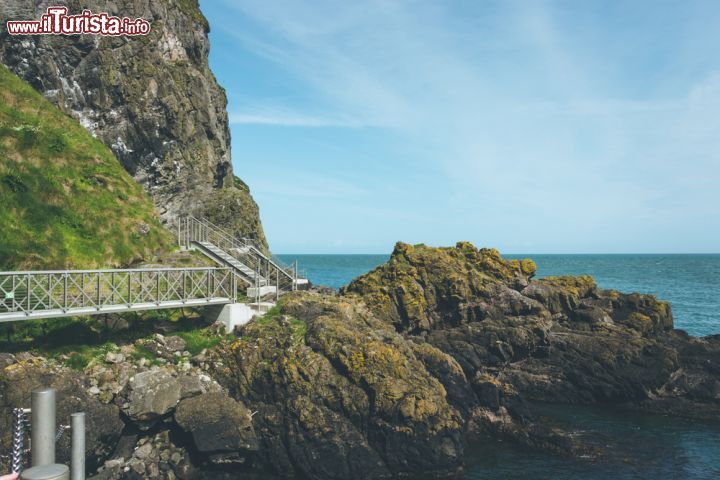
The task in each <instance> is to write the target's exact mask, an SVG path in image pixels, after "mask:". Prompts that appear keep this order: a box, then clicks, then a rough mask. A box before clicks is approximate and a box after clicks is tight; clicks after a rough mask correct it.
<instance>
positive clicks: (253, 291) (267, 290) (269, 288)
mask: <svg viewBox="0 0 720 480" xmlns="http://www.w3.org/2000/svg"><path fill="white" fill-rule="evenodd" d="M259 290H260V296H261V297H264V296H265V295H270V294H274V293H275V291H276V290H277V288H276V287H275V286H274V285H265V286H264V287H260V289H259ZM247 296H248V297H249V298H255V297H257V296H258V288H256V287H249V288H248V289H247Z"/></svg>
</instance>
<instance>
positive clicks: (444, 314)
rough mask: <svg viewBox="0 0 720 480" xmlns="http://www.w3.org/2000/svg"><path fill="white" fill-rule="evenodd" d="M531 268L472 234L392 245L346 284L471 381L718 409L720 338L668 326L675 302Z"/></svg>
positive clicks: (698, 410) (563, 399)
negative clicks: (444, 241) (458, 239)
mask: <svg viewBox="0 0 720 480" xmlns="http://www.w3.org/2000/svg"><path fill="white" fill-rule="evenodd" d="M534 273H535V265H534V263H532V261H530V260H523V261H517V260H504V259H503V258H502V257H500V255H499V253H498V252H497V251H496V250H493V249H480V250H478V249H476V248H475V247H473V246H472V245H470V244H467V243H459V244H458V245H457V247H455V248H441V249H437V248H428V247H424V246H415V247H413V246H410V245H406V244H398V245H397V246H396V248H395V251H394V253H393V255H392V258H391V259H390V261H389V262H388V263H387V264H385V265H382V266H380V267H378V268H377V269H375V270H374V271H372V272H370V273H368V274H366V275H364V276H361V277H359V278H357V279H355V280H354V281H353V282H352V283H350V285H349V286H348V287H346V288H345V289H344V291H343V293H344V294H345V295H347V296H350V297H356V298H360V299H362V300H363V301H364V302H365V303H366V304H367V305H368V306H369V307H370V309H371V310H373V311H374V312H375V313H376V315H377V316H378V317H380V318H385V319H387V321H389V322H391V323H392V324H393V325H394V326H395V328H396V329H397V330H398V331H399V332H402V333H405V334H406V335H408V336H410V337H411V338H412V339H413V340H414V341H418V342H427V343H429V344H430V345H432V346H434V347H436V348H438V349H440V350H441V351H443V352H445V353H447V354H449V355H451V356H452V357H453V358H454V359H455V360H456V361H457V362H458V363H459V364H460V365H461V367H462V369H463V371H464V372H465V375H466V376H467V377H468V378H470V379H472V381H473V383H474V385H475V387H476V388H477V384H478V382H480V383H483V384H486V383H487V382H488V381H490V382H492V383H495V384H497V385H500V386H503V387H502V390H509V391H512V392H519V393H520V394H521V395H522V396H523V397H524V398H527V399H532V400H541V401H548V402H560V403H576V404H590V403H610V402H613V403H626V404H631V405H632V406H635V407H639V408H644V409H649V410H657V411H671V412H674V413H675V414H680V415H687V416H693V417H701V418H717V416H718V414H720V370H719V369H718V367H717V365H718V360H720V337H718V336H715V337H707V338H691V337H689V336H688V335H687V334H685V333H684V332H682V331H679V330H673V320H672V312H671V308H670V305H669V304H668V303H667V302H662V301H659V300H657V299H656V298H655V297H654V296H652V295H642V294H624V293H620V292H617V291H614V290H603V289H600V288H598V287H597V285H596V284H595V282H594V280H593V279H592V278H591V277H587V276H585V277H555V278H545V279H540V280H531V278H532V276H533V275H534ZM505 386H507V389H506V388H505ZM502 393H503V392H501V394H502ZM493 396H494V393H493Z"/></svg>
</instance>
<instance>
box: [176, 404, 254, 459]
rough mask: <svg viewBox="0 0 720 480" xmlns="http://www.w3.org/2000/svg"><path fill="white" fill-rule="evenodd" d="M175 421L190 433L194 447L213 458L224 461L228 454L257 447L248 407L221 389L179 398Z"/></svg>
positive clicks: (230, 456) (232, 455) (243, 452)
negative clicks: (218, 391)
mask: <svg viewBox="0 0 720 480" xmlns="http://www.w3.org/2000/svg"><path fill="white" fill-rule="evenodd" d="M175 421H176V422H177V424H178V425H179V426H180V427H181V428H182V429H183V430H185V431H186V432H188V433H190V434H191V435H192V438H193V442H194V444H195V447H196V448H197V449H198V451H200V452H202V453H204V454H207V455H210V456H211V459H212V460H213V461H215V462H219V463H227V461H228V458H230V459H234V458H236V457H235V456H234V454H245V453H248V452H254V451H257V450H258V448H259V444H258V438H257V436H256V435H255V430H254V429H253V424H252V414H251V412H250V410H248V409H247V408H246V407H245V405H243V403H242V402H239V401H236V400H234V399H232V398H230V397H228V396H227V395H225V394H223V393H206V394H203V395H199V396H196V397H192V398H187V399H185V400H183V401H181V402H180V404H179V405H178V407H177V409H176V410H175ZM227 454H230V455H227Z"/></svg>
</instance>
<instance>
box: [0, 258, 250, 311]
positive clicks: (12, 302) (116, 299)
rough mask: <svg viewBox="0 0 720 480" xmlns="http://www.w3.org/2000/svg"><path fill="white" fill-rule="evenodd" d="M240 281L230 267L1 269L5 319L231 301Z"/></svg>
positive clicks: (0, 306) (0, 302)
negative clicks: (3, 270) (4, 270)
mask: <svg viewBox="0 0 720 480" xmlns="http://www.w3.org/2000/svg"><path fill="white" fill-rule="evenodd" d="M237 283H238V282H237V277H236V275H235V274H234V273H233V272H232V271H231V270H230V269H228V268H167V269H154V268H153V269H143V268H138V269H129V270H68V271H62V270H58V271H27V272H0V322H3V321H14V320H22V319H24V318H33V317H36V318H47V317H51V316H63V315H67V314H78V315H80V314H88V315H90V314H94V313H107V312H122V311H128V310H143V309H151V308H158V307H166V308H170V307H175V306H176V307H182V306H183V305H190V306H192V305H203V304H208V303H229V302H233V301H235V300H236V299H237V298H238V285H237Z"/></svg>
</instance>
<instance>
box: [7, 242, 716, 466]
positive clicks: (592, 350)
mask: <svg viewBox="0 0 720 480" xmlns="http://www.w3.org/2000/svg"><path fill="white" fill-rule="evenodd" d="M534 274H535V264H534V263H533V262H531V261H529V260H523V261H518V260H505V259H503V258H502V257H501V256H500V254H499V253H498V252H497V251H496V250H492V249H480V250H478V249H476V248H475V247H473V246H472V245H470V244H468V243H461V244H458V245H457V247H453V248H429V247H425V246H410V245H405V244H398V245H397V247H396V249H395V252H394V253H393V255H392V257H391V259H390V260H389V262H388V263H387V264H385V265H382V266H380V267H378V268H377V269H375V270H374V271H372V272H370V273H368V274H366V275H364V276H362V277H359V278H358V279H356V280H355V281H353V282H352V283H351V284H350V285H349V286H348V287H347V288H345V289H343V291H342V292H341V294H340V295H323V294H319V293H316V292H295V293H292V294H289V295H286V296H285V297H283V298H282V299H281V300H280V302H279V304H278V306H277V307H276V308H274V309H273V310H271V311H270V312H268V313H267V314H266V315H265V316H264V317H263V318H261V319H257V320H255V321H252V322H250V323H249V324H247V325H245V326H243V327H241V328H240V329H238V330H237V331H236V334H237V335H236V337H235V338H227V337H222V338H219V339H218V341H219V343H218V344H217V346H215V347H214V348H212V349H211V350H208V351H206V352H205V353H202V354H199V355H196V356H194V357H192V358H190V357H189V353H188V352H186V351H184V350H182V349H183V348H186V347H187V345H186V344H185V342H183V341H182V339H181V338H179V337H174V336H163V335H155V336H150V337H148V338H146V339H144V340H138V341H136V342H135V344H134V346H130V345H127V346H123V347H121V348H119V349H117V350H116V351H112V352H109V353H107V354H106V355H104V356H103V357H102V358H103V361H102V362H101V363H96V364H91V365H89V366H87V367H86V368H85V370H84V372H83V373H79V372H73V371H69V370H68V369H67V368H63V367H59V366H58V365H57V364H55V363H53V362H50V361H44V360H42V359H38V358H36V357H32V356H30V355H27V354H19V355H17V356H12V355H0V427H2V430H1V431H2V432H9V425H10V424H9V423H8V422H9V421H10V408H11V407H15V406H26V405H27V403H28V401H29V395H30V394H29V389H30V388H33V387H34V386H39V385H46V384H47V385H51V386H56V388H58V389H59V398H60V405H61V406H60V411H61V412H69V411H70V409H76V410H86V411H88V412H89V413H90V420H91V423H90V425H91V427H90V428H91V430H90V434H89V438H88V455H89V458H91V460H92V465H93V466H98V465H100V469H99V471H98V472H97V478H102V479H119V478H162V479H171V478H184V479H192V478H237V475H238V472H250V471H254V470H259V471H270V472H271V473H273V474H276V475H279V476H281V477H282V478H312V479H320V480H340V479H343V480H344V479H349V480H352V479H361V478H362V479H389V478H398V477H406V478H407V477H409V478H416V477H418V476H430V477H433V478H439V477H447V476H453V475H456V474H458V473H461V472H462V470H463V462H464V455H465V450H466V443H467V442H468V441H476V442H478V441H479V442H486V441H492V442H494V441H497V440H498V439H505V440H511V441H513V442H516V443H519V444H521V445H524V446H526V447H530V448H534V449H541V450H544V451H549V452H554V453H556V454H558V453H559V454H571V455H575V454H590V455H591V456H592V457H595V456H597V455H601V454H602V452H601V451H599V450H598V448H600V447H598V445H596V444H595V443H593V442H589V445H585V444H583V443H581V442H582V440H578V436H577V435H575V434H574V433H575V432H568V431H564V430H561V429H558V428H556V427H555V426H554V425H553V424H552V423H550V422H549V421H548V420H547V419H546V418H543V417H540V416H535V415H534V413H533V410H534V408H533V403H532V402H531V401H532V400H539V401H545V402H553V403H565V404H567V403H573V404H597V405H607V404H615V405H621V406H626V407H630V408H635V409H643V410H648V411H654V412H660V413H667V414H674V415H684V416H690V417H696V418H707V419H710V418H712V419H717V418H718V414H720V382H719V379H720V371H719V370H720V369H719V367H718V365H720V362H719V360H720V336H714V337H706V338H691V337H689V336H688V335H686V334H685V333H684V332H682V331H678V330H674V329H673V322H672V312H671V309H670V306H669V305H668V304H667V303H666V302H662V301H658V300H657V299H655V297H653V296H651V295H641V294H624V293H620V292H616V291H612V290H603V289H600V288H598V287H597V285H596V284H595V282H594V281H593V279H592V278H590V277H555V278H545V279H540V280H535V279H533V275H534ZM143 355H150V357H151V358H152V360H151V361H149V360H148V359H146V358H145V357H144V356H143ZM20 379H27V380H26V382H25V383H24V384H23V385H22V387H21V388H20V387H17V386H16V383H17V382H18V381H19V380H20ZM63 414H65V413H63ZM1 441H2V442H4V443H3V446H7V442H8V441H9V439H8V434H7V433H5V434H4V435H3V437H2V439H1ZM598 444H599V443H598ZM62 452H66V450H62V449H61V455H60V459H61V460H64V459H65V458H66V457H64V456H63V455H66V453H62ZM0 463H1V460H0Z"/></svg>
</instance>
